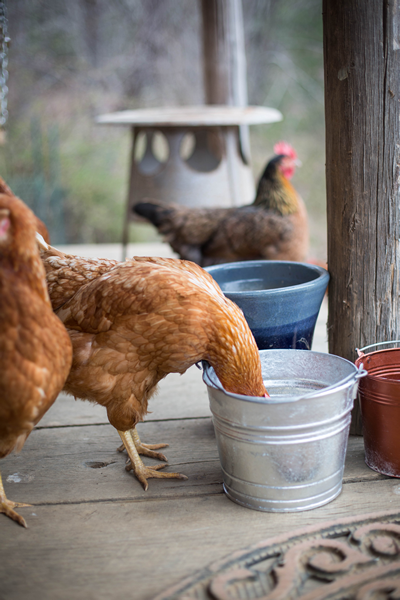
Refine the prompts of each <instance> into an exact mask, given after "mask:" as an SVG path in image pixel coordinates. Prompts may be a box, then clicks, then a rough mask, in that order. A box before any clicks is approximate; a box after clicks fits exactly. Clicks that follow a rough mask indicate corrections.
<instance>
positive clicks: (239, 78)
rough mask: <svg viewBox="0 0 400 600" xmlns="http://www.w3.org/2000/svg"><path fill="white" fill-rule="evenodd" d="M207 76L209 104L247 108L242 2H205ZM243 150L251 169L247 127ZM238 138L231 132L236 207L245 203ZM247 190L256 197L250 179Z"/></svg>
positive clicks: (230, 161)
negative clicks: (239, 163) (242, 191)
mask: <svg viewBox="0 0 400 600" xmlns="http://www.w3.org/2000/svg"><path fill="white" fill-rule="evenodd" d="M201 13H202V39H203V74H204V90H205V101H206V103H207V104H227V105H231V106H246V105H247V80H246V53H245V47H244V31H243V12H242V1H241V0H201ZM239 140H240V150H241V153H242V156H243V158H244V160H245V162H246V163H247V165H250V162H251V154H250V134H249V128H248V126H247V125H241V126H240V127H239ZM237 145H238V144H237V136H236V135H235V131H234V130H232V131H230V132H227V135H226V152H227V156H228V169H229V180H230V188H231V196H232V201H233V205H236V206H237V205H239V206H240V205H241V204H243V203H244V201H243V198H242V197H241V196H240V194H239V193H238V190H239V189H240V187H241V185H240V182H239V180H238V177H239V175H238V170H237V165H236V162H237V157H236V155H237ZM246 180H247V186H248V188H249V191H250V192H251V197H252V196H253V195H254V191H255V190H254V185H253V181H252V179H251V178H250V177H247V178H246Z"/></svg>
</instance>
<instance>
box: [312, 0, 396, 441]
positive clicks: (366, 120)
mask: <svg viewBox="0 0 400 600" xmlns="http://www.w3.org/2000/svg"><path fill="white" fill-rule="evenodd" d="M323 23H324V62H325V106H326V109H325V110H326V185H327V218H328V267H329V272H330V274H331V281H330V284H329V319H328V339H329V352H331V353H333V354H337V355H339V356H342V357H344V358H347V359H349V360H351V361H354V359H355V358H356V352H355V348H356V347H358V348H360V347H363V346H365V345H367V344H372V343H375V342H381V341H385V340H392V339H393V340H394V339H399V337H400V298H399V276H400V254H399V250H400V247H399V241H400V240H399V222H400V207H399V202H400V194H399V163H400V139H399V138H400V131H399V99H400V94H399V91H400V56H399V48H400V39H399V31H400V9H399V5H398V2H397V0H374V1H373V2H366V1H365V0H341V1H340V2H338V1H337V0H323ZM350 432H351V433H353V434H361V423H360V414H359V407H358V405H357V406H356V407H355V409H354V410H353V418H352V428H351V431H350Z"/></svg>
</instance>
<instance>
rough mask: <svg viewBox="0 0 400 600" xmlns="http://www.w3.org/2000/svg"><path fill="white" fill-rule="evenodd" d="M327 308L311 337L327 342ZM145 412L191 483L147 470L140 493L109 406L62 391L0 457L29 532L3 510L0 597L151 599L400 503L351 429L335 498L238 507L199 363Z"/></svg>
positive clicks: (145, 434) (149, 428)
mask: <svg viewBox="0 0 400 600" xmlns="http://www.w3.org/2000/svg"><path fill="white" fill-rule="evenodd" d="M325 316H326V313H323V315H322V317H321V319H320V320H319V324H318V330H317V335H316V338H317V339H316V347H318V344H320V345H321V344H322V345H323V344H324V343H326V342H325V341H324V339H323V337H324V318H325ZM150 410H152V413H151V414H150V415H148V418H147V421H146V422H145V423H142V424H140V425H139V427H138V431H139V434H140V436H141V438H142V439H143V441H145V442H146V441H150V442H153V443H155V442H159V441H162V442H168V443H169V444H170V446H169V448H166V452H165V453H166V455H167V457H168V459H169V466H168V467H167V469H168V470H174V471H179V472H181V473H184V474H186V475H187V476H188V480H187V481H178V480H165V481H157V480H150V482H149V489H148V491H147V492H144V491H143V489H142V487H141V486H140V484H139V483H138V481H137V480H136V479H135V478H134V477H133V476H132V474H130V473H127V472H126V471H125V469H124V464H125V455H123V454H120V453H119V452H117V450H116V449H117V446H118V445H119V443H120V440H119V437H118V434H117V433H116V431H115V430H114V429H113V428H112V427H111V426H110V425H109V424H108V421H107V418H106V414H105V411H104V409H103V408H102V407H99V406H93V405H91V404H89V403H84V402H80V401H77V402H75V401H74V400H73V399H72V398H68V397H66V396H64V395H60V397H59V399H58V400H57V402H56V403H55V404H54V406H53V407H52V408H51V409H50V411H49V412H48V413H47V415H46V416H45V417H44V419H43V420H42V421H41V422H40V424H39V426H38V427H37V428H36V430H34V431H33V432H32V434H31V436H30V438H29V439H28V441H27V443H26V445H25V447H24V449H23V451H22V452H21V454H20V455H11V456H10V457H7V458H6V459H5V460H3V461H2V462H1V465H0V467H1V472H2V475H3V481H4V484H5V488H6V492H7V494H8V496H9V497H10V498H11V499H13V500H18V501H21V502H30V503H31V504H32V506H31V507H30V508H22V509H20V512H21V514H22V515H23V516H24V517H25V519H26V520H27V522H28V526H29V529H27V530H25V529H23V528H21V527H19V526H18V525H16V524H15V523H13V522H12V521H11V520H9V519H7V518H5V517H4V516H3V515H0V600H22V599H27V598H29V600H61V599H62V600H70V599H72V598H73V599H82V600H83V599H85V600H87V599H88V600H90V599H93V600H95V599H96V600H102V599H106V598H107V599H108V598H113V600H118V599H119V598H121V599H122V598H124V599H126V598H132V599H135V600H147V599H151V598H154V597H155V596H156V595H158V594H160V593H161V592H163V591H164V590H165V589H166V588H168V587H170V586H172V585H173V584H175V583H177V582H179V581H180V580H181V579H182V578H184V577H187V576H190V575H191V574H193V573H194V572H196V571H198V570H200V569H202V568H203V567H205V566H206V565H207V564H209V563H210V562H212V561H214V560H218V559H221V558H223V557H224V556H225V555H227V554H231V553H232V552H233V551H234V550H240V549H242V548H244V547H245V546H248V545H251V544H255V543H257V542H260V541H262V540H264V539H267V538H269V537H271V536H275V535H277V534H283V533H285V532H290V531H293V530H294V529H297V528H300V527H305V526H307V525H312V524H314V525H316V524H322V523H323V522H325V521H327V520H332V519H339V518H342V517H349V516H352V515H355V514H362V513H370V512H373V511H381V510H390V509H393V508H395V507H396V506H398V505H399V502H400V497H399V496H400V485H399V483H400V482H399V481H398V480H396V479H389V478H385V477H383V476H381V475H379V474H377V473H375V472H373V471H371V470H370V469H368V468H367V467H366V466H365V464H364V453H363V442H362V439H361V438H350V442H349V448H348V454H347V461H346V470H345V477H344V486H343V491H342V493H341V494H340V496H339V497H338V498H337V499H336V500H334V501H333V502H331V503H329V504H327V505H326V506H324V507H321V508H319V509H315V510H312V511H307V512H301V513H298V514H293V513H291V514H272V513H262V512H257V511H253V510H249V509H246V508H242V507H240V506H238V505H236V504H234V503H233V502H231V501H230V500H228V499H227V498H226V497H225V496H224V494H223V491H222V477H221V470H220V465H219V461H218V455H217V448H216V443H215V437H214V431H213V426H212V423H211V418H210V411H209V406H208V397H207V391H206V387H205V386H204V384H203V382H202V380H201V373H200V371H199V370H198V369H196V368H195V367H192V368H191V369H189V371H188V372H187V373H186V374H185V375H183V376H181V377H180V376H178V375H170V376H169V377H168V378H167V379H166V380H165V381H164V382H162V384H161V385H160V391H159V394H158V395H157V397H156V398H154V399H153V400H152V401H151V403H150ZM145 462H148V463H149V464H151V463H152V462H153V464H154V461H151V460H150V459H145Z"/></svg>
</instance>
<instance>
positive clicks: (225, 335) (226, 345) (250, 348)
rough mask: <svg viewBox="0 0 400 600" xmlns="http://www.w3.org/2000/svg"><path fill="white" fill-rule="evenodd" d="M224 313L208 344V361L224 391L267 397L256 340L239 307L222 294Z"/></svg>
mask: <svg viewBox="0 0 400 600" xmlns="http://www.w3.org/2000/svg"><path fill="white" fill-rule="evenodd" d="M224 301H225V307H224V308H223V312H224V313H225V315H224V317H223V318H221V319H219V320H218V330H217V332H216V336H215V339H214V343H213V345H212V348H211V351H210V356H209V358H208V360H209V362H210V364H211V365H212V366H213V367H214V370H215V373H216V374H217V376H218V379H219V380H220V382H221V384H222V386H223V387H224V389H225V390H226V391H227V392H231V393H232V394H241V395H243V396H258V397H268V392H267V391H266V389H265V386H264V382H263V378H262V372H261V361H260V354H259V351H258V348H257V344H256V341H255V339H254V336H253V334H252V332H251V330H250V327H249V326H248V324H247V321H246V319H245V317H244V315H243V312H242V311H241V309H240V308H239V307H238V306H237V305H236V304H234V303H233V302H232V301H231V300H229V299H228V298H224Z"/></svg>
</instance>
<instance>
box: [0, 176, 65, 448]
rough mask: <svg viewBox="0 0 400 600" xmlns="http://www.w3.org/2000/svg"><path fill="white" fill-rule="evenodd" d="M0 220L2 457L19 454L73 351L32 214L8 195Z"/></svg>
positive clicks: (1, 201)
mask: <svg viewBox="0 0 400 600" xmlns="http://www.w3.org/2000/svg"><path fill="white" fill-rule="evenodd" d="M3 191H4V188H3ZM0 215H2V218H3V221H2V226H3V227H2V234H1V236H0V315H1V317H0V362H1V370H0V458H1V457H4V456H6V455H7V454H9V453H10V452H11V451H12V450H13V449H14V448H15V449H17V450H19V449H21V447H22V446H23V444H24V442H25V439H26V437H27V436H28V435H29V433H30V432H31V430H32V428H33V427H34V426H35V425H36V423H38V421H39V420H40V419H41V417H42V416H43V415H44V413H45V412H46V411H47V410H48V409H49V408H50V406H51V405H52V404H53V402H54V400H55V399H56V397H57V395H58V393H59V392H60V391H61V388H62V386H63V384H64V382H65V379H66V377H67V374H68V371H69V368H70V365H71V360H72V346H71V342H70V340H69V336H68V334H67V332H66V330H65V327H64V326H63V325H62V323H61V321H60V319H59V318H58V317H57V316H56V315H55V314H54V313H53V311H52V308H51V304H50V299H49V295H48V291H47V286H46V279H45V271H44V267H43V264H42V262H41V260H40V257H39V252H38V250H37V246H36V238H35V227H36V219H35V215H34V214H33V213H32V211H31V210H30V209H29V208H28V207H27V206H26V205H25V204H24V203H23V202H22V201H21V200H19V199H18V198H16V197H14V196H12V194H11V193H0ZM7 215H8V216H7ZM7 219H9V223H8V222H7Z"/></svg>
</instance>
